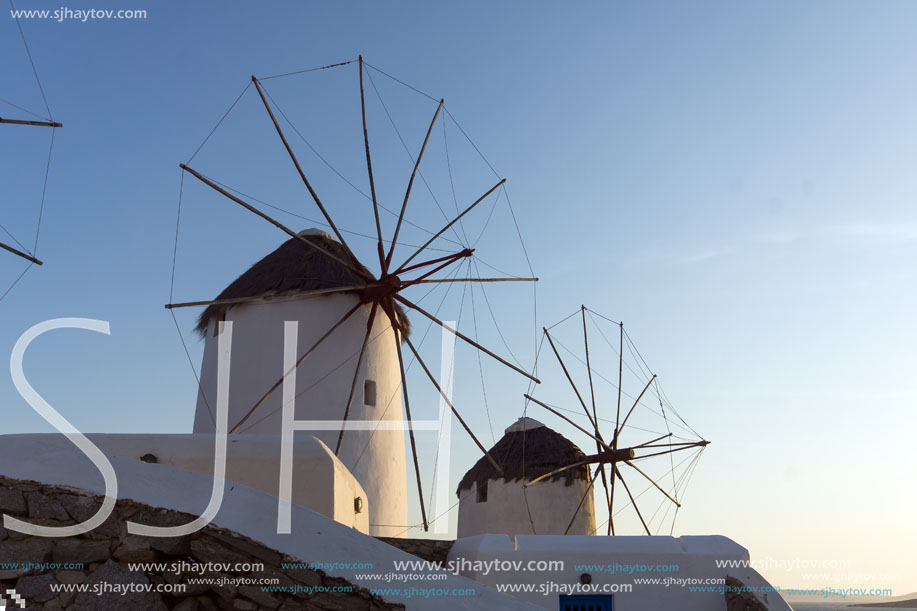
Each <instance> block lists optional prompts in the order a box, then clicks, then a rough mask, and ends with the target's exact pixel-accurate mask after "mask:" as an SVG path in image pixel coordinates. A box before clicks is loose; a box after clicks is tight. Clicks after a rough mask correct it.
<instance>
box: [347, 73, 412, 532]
mask: <svg viewBox="0 0 917 611" xmlns="http://www.w3.org/2000/svg"><path fill="white" fill-rule="evenodd" d="M360 111H361V114H362V115H363V144H364V145H365V148H366V171H367V173H368V174H369V192H370V193H371V194H372V198H373V214H374V215H375V217H376V235H377V236H378V237H379V243H378V244H377V250H378V251H379V266H380V269H381V270H382V273H381V275H383V276H384V275H385V274H386V272H387V271H388V270H387V269H386V267H385V247H384V246H383V245H382V223H381V222H380V221H379V201H378V200H377V199H376V181H375V180H374V179H373V160H372V157H371V156H370V154H369V130H368V129H367V128H366V96H365V95H364V93H363V56H362V55H361V56H360ZM422 502H423V500H422V499H421V503H422ZM424 530H426V519H424Z"/></svg>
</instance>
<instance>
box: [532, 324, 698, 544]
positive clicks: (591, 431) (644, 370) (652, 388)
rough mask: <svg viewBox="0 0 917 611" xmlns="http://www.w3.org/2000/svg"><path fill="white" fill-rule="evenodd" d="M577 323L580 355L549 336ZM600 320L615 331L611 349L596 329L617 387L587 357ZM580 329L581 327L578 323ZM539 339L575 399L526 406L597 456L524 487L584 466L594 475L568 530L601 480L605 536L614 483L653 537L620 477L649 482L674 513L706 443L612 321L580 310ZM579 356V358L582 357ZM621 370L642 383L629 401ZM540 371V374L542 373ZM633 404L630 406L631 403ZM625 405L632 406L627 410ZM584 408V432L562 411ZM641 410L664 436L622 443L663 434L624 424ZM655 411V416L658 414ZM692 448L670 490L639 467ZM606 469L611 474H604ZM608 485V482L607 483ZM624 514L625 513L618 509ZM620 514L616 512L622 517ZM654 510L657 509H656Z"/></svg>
mask: <svg viewBox="0 0 917 611" xmlns="http://www.w3.org/2000/svg"><path fill="white" fill-rule="evenodd" d="M577 319H580V320H581V323H582V325H581V330H582V351H581V352H580V351H579V350H576V351H574V350H571V349H569V348H567V347H566V346H565V345H564V344H562V343H561V342H560V340H559V339H557V338H556V337H555V336H554V335H552V332H551V331H552V330H553V329H554V327H557V326H558V325H561V324H562V323H565V322H567V321H571V320H573V321H576V322H577V323H578V322H580V321H577ZM599 321H604V322H605V323H610V324H613V325H615V326H617V327H618V336H619V337H618V345H617V347H615V346H614V345H613V344H611V342H610V341H609V338H608V334H607V333H604V332H602V330H601V328H599V329H598V331H599V333H600V334H601V338H602V339H603V340H604V341H605V342H606V343H607V345H608V346H609V347H610V348H611V349H612V351H614V352H616V353H617V356H618V363H617V364H618V367H617V370H618V371H617V383H616V384H615V383H614V381H613V380H612V379H609V378H608V377H605V376H603V375H601V372H600V371H597V370H596V369H594V368H593V364H592V357H591V354H590V344H589V325H588V324H587V322H593V324H594V326H595V325H597V324H598V322H599ZM577 326H578V327H579V324H577ZM543 333H544V336H543V340H542V344H543V342H544V340H547V343H548V345H549V346H550V348H551V352H552V353H553V355H554V359H553V360H556V362H557V365H558V366H559V367H560V370H561V372H562V373H563V377H564V378H565V379H566V383H567V384H568V385H569V387H570V388H571V389H572V391H573V395H574V396H575V398H576V401H575V402H574V406H575V409H569V408H564V407H562V406H559V405H555V406H552V405H550V404H548V403H547V402H545V401H543V400H539V399H536V398H535V397H533V396H532V395H531V394H526V395H525V398H526V399H527V400H528V401H531V402H532V403H534V404H535V405H538V406H540V407H542V408H544V409H545V410H547V411H549V412H551V413H552V414H554V415H555V416H558V417H559V418H561V419H562V420H564V421H565V422H567V423H568V424H570V425H571V426H573V427H574V428H576V429H577V430H578V431H580V432H582V433H583V434H585V435H586V436H587V437H589V438H591V439H592V440H593V441H595V445H596V452H595V453H594V454H591V455H588V456H586V457H584V458H583V459H582V460H579V461H577V462H575V463H571V464H568V465H563V466H561V467H559V468H557V469H554V470H552V471H550V472H548V473H544V474H542V475H539V476H538V477H536V478H533V479H530V480H528V481H526V482H525V484H523V486H524V487H528V486H531V485H533V484H535V483H537V482H540V481H542V480H545V479H547V478H550V477H553V476H557V475H558V474H561V473H563V472H564V471H567V470H570V469H575V468H578V467H579V468H582V467H584V466H593V465H594V472H593V473H592V475H591V478H590V481H589V486H588V488H587V490H586V494H585V495H584V496H583V498H582V499H581V500H580V503H579V505H578V506H577V509H576V513H574V515H573V516H572V517H571V519H570V524H569V525H568V527H567V531H569V529H570V527H571V526H572V525H573V523H574V520H575V519H576V514H578V513H579V511H580V509H581V508H582V506H583V503H584V502H585V500H586V498H587V497H588V496H589V494H590V493H591V491H592V489H593V487H594V485H595V482H596V479H598V478H599V477H601V480H602V486H603V488H604V490H605V504H606V506H607V509H608V522H607V531H606V534H608V535H614V534H616V531H615V523H614V516H615V490H616V483H617V482H620V483H621V486H622V487H623V488H624V491H625V493H626V494H627V497H628V499H629V505H631V506H633V508H634V511H635V512H636V515H637V517H638V518H639V520H640V523H641V524H642V526H643V530H644V531H645V532H646V534H648V535H650V534H652V532H651V530H650V526H649V524H648V523H647V520H646V519H644V515H643V512H641V511H640V508H639V507H638V505H637V500H638V497H639V496H640V495H639V494H637V495H635V494H634V493H633V491H632V490H631V487H630V486H629V485H628V483H627V481H626V480H625V477H624V474H625V473H629V475H628V477H630V476H631V475H638V476H639V477H640V478H641V479H643V480H646V481H647V482H649V488H648V489H653V490H655V491H657V492H658V493H660V494H661V495H662V497H663V503H665V502H668V503H670V504H671V506H674V507H675V508H676V514H677V510H678V508H680V507H681V501H680V499H679V493H680V492H683V489H684V486H686V485H687V480H688V478H689V477H690V472H693V467H694V466H695V465H696V462H697V459H698V458H699V456H700V454H701V452H702V451H703V449H704V448H705V447H706V446H707V445H708V444H709V442H708V441H706V440H704V439H702V438H700V436H699V435H697V434H696V433H695V432H694V431H693V429H691V428H690V427H688V426H687V423H685V422H684V420H682V419H681V417H680V416H678V414H677V412H675V410H674V408H673V407H671V404H669V402H668V400H667V399H666V397H665V394H664V393H663V392H662V390H661V389H660V387H659V382H658V379H657V376H656V374H653V373H651V372H650V370H649V368H648V367H646V364H645V362H644V361H643V359H642V356H639V352H638V351H637V350H636V347H635V346H633V343H632V342H631V340H630V338H629V336H628V335H627V333H626V331H625V330H624V323H621V322H614V321H611V320H609V319H607V318H605V317H603V316H601V315H599V314H597V313H595V312H593V311H592V310H589V309H588V308H586V306H582V307H581V308H580V310H578V311H577V312H574V313H573V314H571V315H569V316H567V317H566V318H565V319H563V320H561V321H560V322H559V323H557V324H556V325H554V326H552V327H551V328H544V329H543ZM625 349H627V350H628V351H630V352H631V353H632V354H633V355H635V356H636V357H639V358H637V359H635V361H636V362H637V363H638V365H637V367H633V368H632V367H631V366H630V365H629V364H628V363H627V362H626V361H625V358H624V354H625ZM562 351H564V352H566V353H567V360H565V359H564V357H563V356H562V355H561V352H562ZM580 355H581V356H580ZM571 357H572V358H573V359H575V360H576V361H578V362H579V363H580V364H581V365H582V366H584V367H585V369H586V372H587V378H588V394H586V393H585V392H583V391H581V389H580V388H579V386H577V383H576V381H575V380H574V374H573V373H572V371H571V368H572V366H570V365H568V362H569V361H570V359H571ZM625 365H628V367H629V368H631V369H632V370H633V373H634V374H636V376H637V377H640V378H643V379H646V380H647V381H646V383H645V384H644V385H643V387H642V388H641V389H640V390H639V393H638V394H637V395H636V397H634V396H632V395H631V396H630V397H627V396H625V392H626V391H625V390H624V386H625V383H624V368H625ZM638 370H639V371H638ZM541 371H543V369H542V370H541ZM597 377H601V379H602V380H603V381H604V382H606V383H608V385H609V386H611V387H612V388H613V389H615V390H616V391H617V398H616V401H615V405H613V406H610V407H611V408H613V409H614V420H613V421H611V422H612V423H613V425H614V429H613V431H612V433H611V435H603V434H602V431H601V428H602V427H601V422H602V421H603V420H606V421H607V420H610V419H609V418H600V416H599V414H600V413H603V412H604V411H605V410H601V411H600V406H599V404H600V401H599V400H597V398H596V395H597V393H596V384H595V381H596V378H597ZM648 393H649V395H652V396H653V398H654V399H655V402H656V403H657V404H658V408H656V407H655V406H651V405H649V402H648V400H647V397H648ZM631 401H632V402H631ZM628 403H630V405H629V406H628ZM580 408H581V409H582V411H583V412H584V413H585V415H586V418H587V419H588V423H589V424H588V428H587V427H586V426H585V425H583V426H581V425H580V424H577V423H576V422H575V421H574V420H573V418H571V417H570V416H568V415H566V414H564V413H563V412H564V411H566V412H568V413H576V412H578V411H579V410H580ZM641 409H644V410H648V411H652V412H653V413H655V414H656V415H657V416H658V417H659V418H660V419H661V421H662V422H663V423H664V425H665V429H666V431H667V432H665V433H664V434H661V435H659V436H656V437H654V438H651V439H646V440H645V441H642V440H638V441H639V442H638V443H634V442H629V443H625V442H624V441H623V439H622V437H624V436H629V435H628V434H629V433H631V432H632V433H634V434H635V435H636V436H638V437H644V438H645V437H649V436H650V435H653V434H657V433H659V432H661V431H656V433H653V432H651V430H650V429H647V428H637V427H634V426H633V424H632V425H631V426H630V427H628V423H629V422H631V423H632V420H631V418H632V416H633V415H634V414H635V412H637V411H640V410H641ZM657 409H658V411H656V410H657ZM673 423H674V424H676V425H677V426H678V427H679V429H680V430H679V432H678V433H675V432H672V430H671V429H672V426H671V425H672V424H673ZM685 435H691V436H693V438H691V437H686V436H685ZM693 449H696V450H697V452H696V454H695V455H694V456H693V457H692V460H691V462H690V465H689V466H688V467H687V468H685V469H684V470H683V471H682V475H683V477H681V478H675V470H676V466H675V464H674V461H671V462H670V465H671V470H670V473H671V474H672V476H673V477H672V484H671V486H670V485H669V484H668V483H667V482H665V483H663V482H660V480H659V479H657V478H654V477H653V476H651V475H649V474H648V473H647V472H646V471H645V470H644V468H641V466H640V465H643V464H644V463H645V462H647V461H650V460H654V459H655V460H659V459H663V460H664V457H668V458H669V459H670V460H671V458H672V456H673V455H675V454H677V453H681V452H685V451H689V450H693ZM606 469H608V470H609V471H606ZM609 480H611V481H610V483H609ZM622 510H623V509H622ZM620 511H621V510H619V512H620ZM657 511H658V510H657ZM672 520H673V522H672V523H673V526H674V517H673V519H672Z"/></svg>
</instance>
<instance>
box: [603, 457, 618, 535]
mask: <svg viewBox="0 0 917 611" xmlns="http://www.w3.org/2000/svg"><path fill="white" fill-rule="evenodd" d="M616 469H617V467H616V466H615V465H614V463H612V465H611V500H609V501H608V530H607V532H606V533H605V534H606V535H610V536H614V534H615V516H614V509H615V482H616V481H618V480H617V478H616V477H615V470H616Z"/></svg>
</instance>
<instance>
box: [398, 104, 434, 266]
mask: <svg viewBox="0 0 917 611" xmlns="http://www.w3.org/2000/svg"><path fill="white" fill-rule="evenodd" d="M444 101H445V100H440V101H439V104H438V105H437V106H436V112H435V113H433V120H432V121H430V127H429V128H428V129H427V135H426V136H425V137H424V139H423V146H421V147H420V154H419V155H417V161H416V162H414V171H413V172H411V178H410V180H408V188H407V190H406V191H405V193H404V202H402V204H401V213H400V214H399V215H398V224H397V225H395V234H394V235H393V236H392V244H391V246H390V247H389V250H388V254H387V255H386V256H385V270H386V271H387V270H388V268H389V265H391V264H392V255H394V254H395V245H396V244H397V242H398V234H399V232H400V231H401V223H402V222H403V221H404V212H405V210H407V207H408V199H410V197H411V187H413V186H414V177H415V176H417V169H418V168H419V167H420V160H421V159H423V153H424V151H426V150H427V142H429V141H430V134H432V133H433V126H434V125H436V118H437V117H438V116H439V111H441V110H442V109H443V102H444ZM396 273H397V272H396Z"/></svg>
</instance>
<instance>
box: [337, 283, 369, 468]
mask: <svg viewBox="0 0 917 611" xmlns="http://www.w3.org/2000/svg"><path fill="white" fill-rule="evenodd" d="M378 310H379V302H377V301H374V302H373V306H372V309H371V310H370V311H369V320H368V321H367V323H366V335H364V336H363V345H362V346H361V347H360V356H359V357H358V358H357V367H356V369H355V370H354V372H353V382H351V384H350V394H349V395H348V396H347V407H345V408H344V417H343V418H341V420H342V422H341V432H340V433H339V434H338V443H337V447H335V448H334V454H335V456H339V455H340V454H341V444H343V443H344V430H345V429H346V428H347V419H348V418H349V417H350V406H351V405H353V395H354V394H355V393H356V390H357V383H358V382H359V381H360V369H362V368H363V358H364V357H365V356H366V347H367V346H368V345H369V338H370V336H371V335H372V332H373V322H374V321H375V320H376V312H377V311H378Z"/></svg>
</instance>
